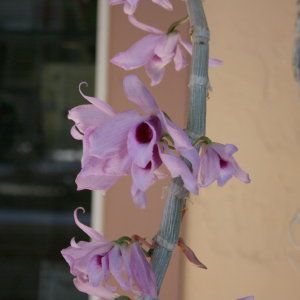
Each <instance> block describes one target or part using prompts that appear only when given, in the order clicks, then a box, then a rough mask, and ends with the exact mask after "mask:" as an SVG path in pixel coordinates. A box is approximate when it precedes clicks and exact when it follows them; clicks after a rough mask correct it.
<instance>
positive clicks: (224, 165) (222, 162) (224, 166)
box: [220, 157, 228, 169]
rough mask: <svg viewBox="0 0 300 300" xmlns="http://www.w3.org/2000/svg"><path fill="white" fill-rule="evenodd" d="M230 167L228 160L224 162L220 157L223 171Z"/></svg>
mask: <svg viewBox="0 0 300 300" xmlns="http://www.w3.org/2000/svg"><path fill="white" fill-rule="evenodd" d="M227 166H228V161H226V160H223V159H222V158H221V157H220V168H221V169H224V168H226V167H227Z"/></svg>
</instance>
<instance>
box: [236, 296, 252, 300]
mask: <svg viewBox="0 0 300 300" xmlns="http://www.w3.org/2000/svg"><path fill="white" fill-rule="evenodd" d="M237 300H254V296H249V297H244V298H239V299H237Z"/></svg>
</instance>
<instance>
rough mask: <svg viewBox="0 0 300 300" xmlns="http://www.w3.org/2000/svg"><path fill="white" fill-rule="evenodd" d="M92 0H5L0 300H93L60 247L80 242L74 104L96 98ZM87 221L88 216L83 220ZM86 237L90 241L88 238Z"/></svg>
mask: <svg viewBox="0 0 300 300" xmlns="http://www.w3.org/2000/svg"><path fill="white" fill-rule="evenodd" d="M96 3H97V1H96V0H68V1H61V0H22V1H19V0H2V1H0V140H1V147H0V200H1V201H0V238H1V243H0V269H1V274H2V275H1V280H0V299H2V300H11V299H14V300H21V299H22V300H23V299H24V300H25V299H26V300H33V299H38V300H50V299H51V300H60V299H63V300H68V299H72V300H76V299H87V296H86V295H84V294H82V293H80V292H78V291H77V290H76V289H75V288H74V287H73V283H72V276H71V275H70V274H69V270H68V266H67V264H66V263H65V262H64V261H63V259H62V257H61V255H60V250H61V249H62V248H65V247H67V246H68V245H69V242H70V239H71V238H72V237H73V236H76V238H77V239H78V240H79V239H82V236H81V233H80V231H78V230H77V229H76V226H75V224H74V221H73V215H72V214H73V210H74V209H75V208H76V207H78V206H84V207H85V209H86V210H87V213H86V214H85V215H84V216H82V218H83V221H85V222H86V223H87V224H88V223H89V213H88V212H89V206H90V203H89V198H90V193H89V192H88V191H81V192H77V191H76V185H75V183H74V181H75V178H76V174H77V173H78V171H79V169H80V157H81V152H80V151H81V150H80V149H81V144H80V143H79V142H77V141H74V140H73V139H72V137H71V136H70V134H69V130H70V127H71V125H72V124H71V122H70V121H68V120H67V112H68V110H69V109H70V108H72V107H74V106H76V105H79V104H82V99H81V98H80V96H79V93H78V84H79V83H80V82H81V81H87V82H88V83H89V90H88V92H87V93H90V94H93V93H94V91H93V88H94V62H95V30H96V29H95V28H96V11H97V10H96ZM84 218H85V219H84ZM83 238H84V237H83Z"/></svg>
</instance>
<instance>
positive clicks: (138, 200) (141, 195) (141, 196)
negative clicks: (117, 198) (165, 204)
mask: <svg viewBox="0 0 300 300" xmlns="http://www.w3.org/2000/svg"><path fill="white" fill-rule="evenodd" d="M131 196H132V200H133V202H134V203H135V204H136V205H137V206H138V207H139V208H140V209H145V208H146V204H147V197H146V193H145V192H143V191H141V190H140V189H139V188H138V187H137V186H136V185H134V184H132V185H131Z"/></svg>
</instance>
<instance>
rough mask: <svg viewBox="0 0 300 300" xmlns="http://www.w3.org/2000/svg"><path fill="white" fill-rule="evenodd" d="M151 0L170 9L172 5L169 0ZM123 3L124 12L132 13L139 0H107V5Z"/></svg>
mask: <svg viewBox="0 0 300 300" xmlns="http://www.w3.org/2000/svg"><path fill="white" fill-rule="evenodd" d="M152 2H154V3H156V4H158V5H160V6H161V7H163V8H165V9H167V10H172V9H173V6H172V4H171V2H170V1H169V0H152ZM118 4H123V9H124V12H125V14H127V15H132V14H134V13H135V10H136V8H137V6H138V4H139V0H109V5H118Z"/></svg>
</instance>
